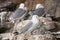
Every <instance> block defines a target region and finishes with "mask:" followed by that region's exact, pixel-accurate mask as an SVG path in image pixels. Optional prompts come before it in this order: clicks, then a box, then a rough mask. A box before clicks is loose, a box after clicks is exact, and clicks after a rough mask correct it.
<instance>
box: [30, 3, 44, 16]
mask: <svg viewBox="0 0 60 40" xmlns="http://www.w3.org/2000/svg"><path fill="white" fill-rule="evenodd" d="M43 14H44V6H43V5H42V4H40V3H39V4H37V5H36V7H35V10H34V11H32V13H31V14H30V15H38V16H42V15H43Z"/></svg>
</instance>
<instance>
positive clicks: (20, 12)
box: [9, 3, 27, 21]
mask: <svg viewBox="0 0 60 40" xmlns="http://www.w3.org/2000/svg"><path fill="white" fill-rule="evenodd" d="M26 11H27V8H26V7H25V4H24V3H21V4H20V5H19V8H18V9H17V10H16V11H15V12H14V13H13V14H11V16H10V17H9V20H10V21H12V20H13V21H14V20H15V19H16V18H19V17H21V16H23V15H24V14H25V13H26Z"/></svg>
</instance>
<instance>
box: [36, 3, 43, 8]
mask: <svg viewBox="0 0 60 40" xmlns="http://www.w3.org/2000/svg"><path fill="white" fill-rule="evenodd" d="M39 8H44V6H43V5H42V4H40V3H39V4H37V5H36V7H35V9H39Z"/></svg>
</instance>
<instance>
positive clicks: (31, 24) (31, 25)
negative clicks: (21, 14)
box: [20, 15, 39, 34]
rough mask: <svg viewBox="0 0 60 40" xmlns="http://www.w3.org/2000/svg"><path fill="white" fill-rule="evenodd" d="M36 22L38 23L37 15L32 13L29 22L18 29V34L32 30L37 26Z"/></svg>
mask: <svg viewBox="0 0 60 40" xmlns="http://www.w3.org/2000/svg"><path fill="white" fill-rule="evenodd" d="M38 24H39V20H38V16H37V15H33V16H32V19H31V20H30V22H29V23H28V24H27V25H26V26H25V27H23V28H22V29H21V30H20V34H22V33H25V32H32V31H33V30H34V29H36V28H37V26H38Z"/></svg>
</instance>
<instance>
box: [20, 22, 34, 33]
mask: <svg viewBox="0 0 60 40" xmlns="http://www.w3.org/2000/svg"><path fill="white" fill-rule="evenodd" d="M32 25H33V23H32V22H29V23H28V24H27V25H26V26H25V27H23V28H22V29H21V30H20V34H21V33H25V32H26V31H28V29H29V28H31V27H32Z"/></svg>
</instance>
